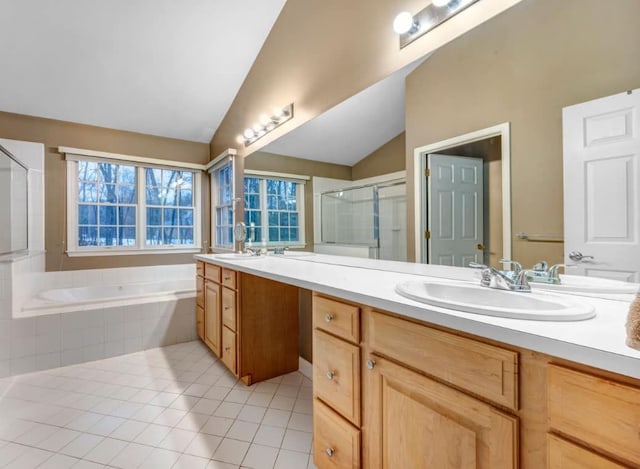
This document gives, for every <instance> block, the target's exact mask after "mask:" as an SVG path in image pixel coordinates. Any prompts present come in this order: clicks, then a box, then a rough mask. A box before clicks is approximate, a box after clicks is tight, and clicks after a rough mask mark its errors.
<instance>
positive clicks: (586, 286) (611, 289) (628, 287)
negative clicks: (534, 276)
mask: <svg viewBox="0 0 640 469" xmlns="http://www.w3.org/2000/svg"><path fill="white" fill-rule="evenodd" d="M529 283H530V285H531V288H533V289H535V290H547V291H556V292H558V293H561V292H565V293H592V294H626V293H629V294H635V293H637V292H638V287H639V285H638V284H637V283H629V282H622V281H620V280H610V279H607V278H598V277H582V276H579V275H560V284H559V285H552V284H548V283H538V282H529Z"/></svg>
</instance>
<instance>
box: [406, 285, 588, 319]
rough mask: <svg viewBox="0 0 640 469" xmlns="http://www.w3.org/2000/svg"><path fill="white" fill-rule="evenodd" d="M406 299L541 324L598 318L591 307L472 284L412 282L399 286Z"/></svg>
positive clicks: (543, 295)
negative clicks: (543, 322) (539, 322)
mask: <svg viewBox="0 0 640 469" xmlns="http://www.w3.org/2000/svg"><path fill="white" fill-rule="evenodd" d="M396 291H397V292H398V293H399V294H400V295H402V296H405V297H407V298H410V299H412V300H415V301H420V302H422V303H426V304H429V305H432V306H440V307H442V308H448V309H454V310H456V311H464V312H467V313H475V314H484V315H487V316H499V317H504V318H512V319H534V320H538V321H578V320H581V319H589V318H592V317H593V316H595V314H596V313H595V310H594V308H593V307H592V306H591V305H588V304H586V303H582V302H580V301H576V300H575V299H573V298H567V297H563V296H560V295H554V294H549V293H516V292H509V291H505V290H496V289H492V288H487V287H481V286H480V285H473V284H470V283H462V282H459V283H451V282H435V281H424V280H412V281H408V282H402V283H399V284H397V285H396Z"/></svg>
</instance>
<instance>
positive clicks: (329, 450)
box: [312, 293, 362, 469]
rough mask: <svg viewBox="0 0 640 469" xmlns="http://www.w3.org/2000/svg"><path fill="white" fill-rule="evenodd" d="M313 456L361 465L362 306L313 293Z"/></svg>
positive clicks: (324, 468) (338, 464)
mask: <svg viewBox="0 0 640 469" xmlns="http://www.w3.org/2000/svg"><path fill="white" fill-rule="evenodd" d="M312 315H313V398H314V399H313V417H314V418H313V435H314V448H313V458H314V462H315V464H316V466H318V468H319V469H328V468H333V469H337V468H350V469H356V468H359V467H361V461H360V457H361V447H360V446H361V431H360V424H361V408H362V402H361V390H360V389H361V370H360V356H361V348H360V342H359V341H360V307H359V306H358V305H355V304H353V303H349V302H345V301H341V300H338V299H335V298H329V297H326V296H324V295H319V294H317V293H314V294H313V313H312Z"/></svg>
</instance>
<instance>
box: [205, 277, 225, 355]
mask: <svg viewBox="0 0 640 469" xmlns="http://www.w3.org/2000/svg"><path fill="white" fill-rule="evenodd" d="M204 304H205V307H204V343H205V344H207V345H208V346H209V348H210V349H211V351H212V352H213V353H215V354H216V355H217V356H218V357H220V356H221V355H220V352H221V350H220V346H221V341H222V336H221V333H222V329H221V325H222V315H221V312H220V285H218V284H217V283H215V282H212V281H211V280H205V283H204Z"/></svg>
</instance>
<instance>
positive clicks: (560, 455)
mask: <svg viewBox="0 0 640 469" xmlns="http://www.w3.org/2000/svg"><path fill="white" fill-rule="evenodd" d="M547 468H548V469H624V466H621V465H620V464H616V463H615V462H613V461H609V460H608V459H606V458H603V457H602V456H600V455H599V454H596V453H594V452H592V451H589V450H588V449H585V448H582V447H580V446H578V445H574V444H573V443H570V442H568V441H567V440H564V439H562V438H560V437H558V436H556V435H551V434H548V435H547Z"/></svg>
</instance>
